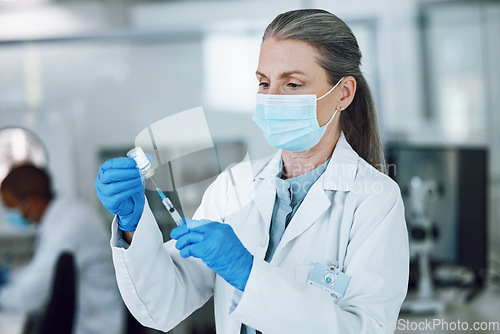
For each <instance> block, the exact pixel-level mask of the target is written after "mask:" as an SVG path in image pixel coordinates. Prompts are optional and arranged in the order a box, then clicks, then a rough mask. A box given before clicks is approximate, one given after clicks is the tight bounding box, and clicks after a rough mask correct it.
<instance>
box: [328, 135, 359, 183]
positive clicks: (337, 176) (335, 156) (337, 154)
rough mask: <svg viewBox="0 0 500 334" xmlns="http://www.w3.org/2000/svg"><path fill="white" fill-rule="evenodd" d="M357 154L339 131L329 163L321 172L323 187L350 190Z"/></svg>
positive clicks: (356, 166)
mask: <svg viewBox="0 0 500 334" xmlns="http://www.w3.org/2000/svg"><path fill="white" fill-rule="evenodd" d="M358 160H359V155H358V154H357V153H356V151H354V150H353V149H352V147H351V145H349V143H348V142H347V139H346V138H345V135H344V132H341V133H340V137H339V140H338V141H337V145H336V146H335V149H334V150H333V153H332V158H331V159H330V163H328V166H327V167H326V170H325V172H324V173H323V175H322V176H324V177H323V189H325V190H336V191H350V190H351V188H352V184H353V183H354V178H355V177H356V173H357V170H358Z"/></svg>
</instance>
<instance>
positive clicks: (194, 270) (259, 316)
mask: <svg viewBox="0 0 500 334" xmlns="http://www.w3.org/2000/svg"><path fill="white" fill-rule="evenodd" d="M280 159H281V151H278V152H277V153H276V154H275V155H274V156H273V157H272V158H271V159H269V158H267V159H263V160H260V161H256V162H254V163H249V162H245V163H241V164H239V165H237V166H236V167H234V168H232V170H231V172H232V175H233V179H234V182H235V184H234V185H235V186H233V183H232V181H231V177H230V176H229V175H228V174H229V173H228V172H227V171H226V172H223V173H222V174H221V175H220V176H219V177H218V178H217V180H216V181H215V182H214V183H213V184H212V185H211V186H210V187H209V188H208V190H207V191H206V193H205V195H204V197H203V200H202V203H201V206H200V207H199V209H198V210H197V211H196V213H195V216H194V217H195V218H198V219H201V218H206V219H211V220H216V221H220V222H224V223H227V224H230V225H231V226H232V227H233V229H234V231H235V233H236V234H237V236H238V237H239V239H240V240H241V242H242V243H243V244H244V245H245V247H246V248H247V249H248V250H249V251H250V252H251V253H252V254H253V255H254V262H253V267H252V270H251V273H250V277H249V278H248V282H247V285H246V288H245V291H244V292H243V293H241V292H240V291H239V290H236V289H235V288H233V287H232V286H231V285H229V284H228V283H227V282H226V281H225V280H224V279H223V278H221V277H220V276H218V275H216V274H215V273H214V272H213V271H212V270H210V269H208V268H207V266H206V265H205V264H204V263H203V262H202V261H201V260H199V259H195V258H188V259H184V258H182V257H180V255H179V252H178V251H177V250H176V248H175V246H174V245H175V244H174V243H175V241H169V242H167V243H165V244H163V242H162V235H161V233H160V230H159V229H158V227H157V224H156V222H155V220H154V217H153V215H152V213H151V211H150V210H149V208H147V207H146V209H145V211H144V213H143V215H142V218H141V220H140V222H139V225H138V228H137V230H136V232H135V234H134V238H133V241H132V243H131V245H130V247H129V248H128V249H124V248H120V247H116V242H117V235H116V232H117V230H116V228H117V227H116V219H115V221H114V223H113V236H112V240H111V245H112V246H113V260H114V264H115V268H116V274H117V279H118V285H119V288H120V292H121V294H122V297H123V298H124V301H125V303H126V305H127V306H128V308H129V310H130V311H131V312H132V314H133V315H134V316H135V317H136V318H137V319H138V320H139V321H140V322H141V323H142V324H143V325H145V326H149V327H153V328H157V329H160V330H163V331H168V330H170V329H171V328H173V327H175V326H176V325H177V324H178V323H179V322H180V321H182V320H183V319H184V318H186V317H187V316H188V315H189V314H191V313H192V312H193V311H194V310H196V309H197V308H199V307H200V306H202V305H203V304H204V303H205V302H206V301H207V300H208V299H209V298H210V296H212V294H214V300H215V322H216V329H217V332H218V333H224V334H226V333H227V334H239V333H240V328H241V324H242V323H245V324H247V325H249V326H251V327H253V328H256V329H258V330H260V331H261V332H262V333H263V334H272V333H315V334H317V333H322V334H323V333H342V334H345V333H369V332H373V333H385V332H393V329H394V326H395V324H396V321H397V317H398V313H399V309H400V306H401V304H402V302H403V300H404V298H405V296H406V291H407V283H408V271H409V263H408V262H409V251H408V235H407V230H406V224H405V219H404V208H403V202H402V199H401V195H400V191H399V188H398V186H397V185H396V183H395V182H393V181H392V180H391V179H390V178H389V177H387V176H386V175H383V174H382V173H379V172H378V171H376V170H375V169H374V168H373V167H372V166H370V165H369V164H368V163H367V162H365V161H364V160H363V159H361V158H360V157H359V156H358V155H357V153H356V152H355V151H354V150H353V149H352V148H351V147H350V145H349V144H348V143H347V141H346V139H345V137H344V135H343V134H342V135H341V137H340V139H339V141H338V143H337V146H336V148H335V150H334V153H333V155H332V158H331V160H330V163H329V164H328V167H327V169H326V171H325V173H324V174H323V175H322V176H321V177H320V178H319V179H318V181H317V182H315V184H314V185H313V186H312V187H311V189H310V190H309V192H308V194H307V196H306V197H305V199H304V201H303V202H302V204H301V205H300V207H299V209H298V210H297V212H296V213H295V215H294V216H293V218H292V220H291V222H290V224H289V226H288V227H287V229H286V230H285V233H284V234H283V238H282V240H281V242H280V244H279V246H278V248H277V249H276V252H275V254H274V257H273V259H272V261H271V262H270V263H267V262H265V261H264V256H265V254H266V250H267V246H268V242H269V227H270V221H271V215H272V212H273V206H274V202H275V194H276V189H275V176H276V173H277V171H278V166H279V162H280ZM254 175H255V176H254ZM236 193H238V196H236ZM240 204H241V207H240ZM336 261H338V262H339V265H340V266H344V269H345V273H346V274H348V275H350V276H351V277H352V278H351V281H350V284H349V286H348V288H347V291H346V294H345V296H344V297H343V298H342V299H340V300H339V301H337V302H336V301H335V300H334V299H333V297H331V296H330V295H328V294H326V293H324V292H323V291H321V290H320V289H319V288H317V287H314V286H311V285H308V284H307V279H308V276H309V274H310V272H311V269H312V267H313V265H314V264H315V263H316V262H320V263H322V264H325V265H329V264H331V263H332V262H336Z"/></svg>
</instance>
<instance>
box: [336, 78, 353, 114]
mask: <svg viewBox="0 0 500 334" xmlns="http://www.w3.org/2000/svg"><path fill="white" fill-rule="evenodd" d="M356 85H357V84H356V79H354V77H352V76H347V77H345V78H344V80H342V82H341V83H340V86H341V87H340V88H341V89H342V95H341V97H340V100H339V105H338V108H339V109H340V108H343V109H344V110H345V109H347V107H349V105H350V104H351V102H352V100H354V94H355V93H356Z"/></svg>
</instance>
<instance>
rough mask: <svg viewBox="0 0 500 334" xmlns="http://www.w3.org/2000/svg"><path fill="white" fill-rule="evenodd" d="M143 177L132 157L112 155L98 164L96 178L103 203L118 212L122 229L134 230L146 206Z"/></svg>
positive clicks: (119, 224)
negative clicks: (112, 156)
mask: <svg viewBox="0 0 500 334" xmlns="http://www.w3.org/2000/svg"><path fill="white" fill-rule="evenodd" d="M143 178H144V177H141V174H140V172H139V169H138V168H137V167H136V163H135V161H134V159H132V158H116V159H110V160H108V161H106V162H105V163H103V164H102V165H101V167H99V173H98V174H97V178H96V180H95V188H96V192H97V197H98V198H99V200H100V201H101V203H102V205H103V206H104V207H105V208H106V209H107V210H108V211H109V212H111V213H112V214H114V215H117V216H118V227H119V228H120V230H122V231H129V232H132V231H135V229H136V228H137V224H138V223H139V219H140V218H141V215H142V212H143V210H144V204H145V202H146V201H145V198H144V191H145V190H144V185H143Z"/></svg>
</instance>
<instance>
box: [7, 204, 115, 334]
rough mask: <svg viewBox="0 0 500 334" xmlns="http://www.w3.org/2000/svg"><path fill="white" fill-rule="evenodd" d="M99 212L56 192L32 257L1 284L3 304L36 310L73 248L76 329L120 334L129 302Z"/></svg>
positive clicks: (81, 332)
mask: <svg viewBox="0 0 500 334" xmlns="http://www.w3.org/2000/svg"><path fill="white" fill-rule="evenodd" d="M101 222H102V219H100V218H99V216H98V215H97V213H94V211H92V210H91V209H90V208H89V207H87V206H84V205H82V204H81V203H77V202H74V201H71V200H69V199H65V198H57V197H56V198H55V199H54V200H52V202H51V203H50V204H49V206H48V207H47V210H46V212H45V213H44V215H43V217H42V220H41V222H40V225H39V227H38V229H37V241H36V242H37V244H36V247H35V253H34V255H33V258H32V259H31V261H30V263H29V264H28V265H27V266H26V267H24V268H22V269H21V270H20V271H19V272H17V273H15V275H14V277H13V279H12V281H11V283H10V284H9V285H6V286H5V287H4V288H2V289H1V290H0V306H1V307H2V308H6V309H16V310H21V311H33V310H36V309H38V308H40V307H43V305H44V304H45V303H47V302H48V300H47V299H48V296H49V293H50V290H51V288H52V281H53V277H54V270H55V265H56V262H57V260H58V258H59V255H60V254H61V253H62V252H64V251H68V252H70V253H72V255H73V258H74V260H75V266H76V271H77V296H76V298H77V305H76V314H75V323H74V326H73V333H75V334H98V333H107V334H119V333H121V332H122V330H123V325H124V311H125V310H124V306H123V302H122V300H121V297H120V293H119V291H118V286H117V284H116V279H115V274H114V271H113V265H112V260H111V252H110V250H109V246H108V240H109V239H108V238H109V234H108V232H107V231H106V227H105V226H104V224H102V223H101Z"/></svg>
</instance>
